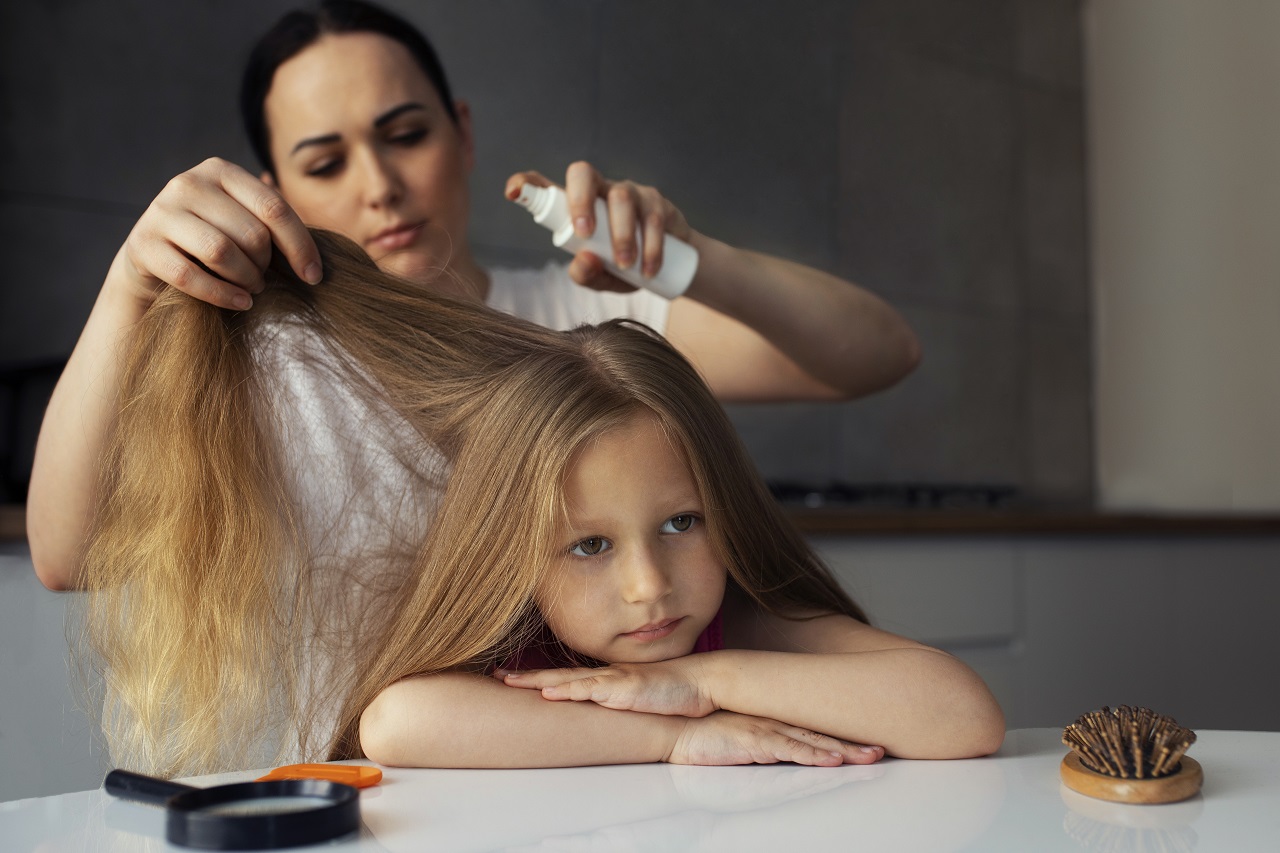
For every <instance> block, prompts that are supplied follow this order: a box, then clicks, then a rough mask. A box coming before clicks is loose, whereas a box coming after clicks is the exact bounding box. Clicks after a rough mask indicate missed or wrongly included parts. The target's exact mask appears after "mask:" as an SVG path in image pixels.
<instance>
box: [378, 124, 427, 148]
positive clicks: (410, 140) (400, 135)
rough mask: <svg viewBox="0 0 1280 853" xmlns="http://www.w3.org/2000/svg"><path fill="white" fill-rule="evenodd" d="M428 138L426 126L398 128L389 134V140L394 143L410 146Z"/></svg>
mask: <svg viewBox="0 0 1280 853" xmlns="http://www.w3.org/2000/svg"><path fill="white" fill-rule="evenodd" d="M426 138H427V129H426V128H425V127H415V128H408V129H405V130H397V131H395V132H394V133H390V134H388V135H387V141H388V142H390V143H391V144H392V145H400V146H403V147H405V148H410V147H412V146H414V145H417V144H418V143H419V142H421V141H422V140H424V139H426Z"/></svg>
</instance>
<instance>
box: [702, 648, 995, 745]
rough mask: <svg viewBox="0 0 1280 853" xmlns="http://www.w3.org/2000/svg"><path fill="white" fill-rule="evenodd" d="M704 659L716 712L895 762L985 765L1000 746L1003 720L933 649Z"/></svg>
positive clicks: (983, 693)
mask: <svg viewBox="0 0 1280 853" xmlns="http://www.w3.org/2000/svg"><path fill="white" fill-rule="evenodd" d="M701 657H702V658H703V661H702V663H701V665H702V666H703V667H704V668H705V674H704V679H705V680H704V681H703V683H704V685H706V689H707V690H708V692H709V693H710V698H711V701H712V703H713V704H714V705H715V707H717V708H721V709H726V710H730V711H736V712H738V713H741V714H751V715H754V716H760V717H769V718H772V719H776V720H781V721H784V722H787V723H791V724H792V725H796V726H802V727H804V728H808V729H813V730H814V731H819V732H822V733H823V734H827V735H831V736H832V737H837V738H841V739H843V740H848V741H854V742H857V743H869V744H877V745H879V746H883V747H884V748H885V750H886V752H887V753H888V754H890V755H896V756H898V757H900V758H968V757H973V756H978V755H986V754H988V753H991V752H994V751H995V750H996V749H997V748H999V746H1000V742H1001V741H1002V739H1003V737H1004V716H1003V714H1002V713H1001V711H1000V706H999V704H998V703H997V702H996V700H995V698H994V697H993V696H992V695H991V692H990V691H989V690H988V689H987V687H986V685H985V684H984V683H983V682H982V679H981V678H979V677H978V675H977V674H976V673H974V672H973V671H972V670H971V669H969V667H968V666H966V665H965V664H964V663H963V662H961V661H960V660H958V659H956V658H954V657H952V656H951V655H948V654H946V653H944V652H940V651H937V650H935V649H929V648H923V647H920V648H905V649H885V650H879V651H867V652H849V653H834V654H796V653H790V652H769V651H743V650H725V651H719V652H710V653H707V654H705V655H703V656H701Z"/></svg>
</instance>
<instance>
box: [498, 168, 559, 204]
mask: <svg viewBox="0 0 1280 853" xmlns="http://www.w3.org/2000/svg"><path fill="white" fill-rule="evenodd" d="M525 184H533V185H534V186H535V187H549V186H551V181H550V180H549V179H548V178H547V177H546V176H545V175H543V174H542V173H541V172H516V173H515V174H514V175H512V176H511V177H509V178H507V186H506V189H504V190H503V195H505V196H506V197H507V199H508V200H510V201H515V200H516V199H517V198H519V197H520V188H521V187H523V186H524V185H525Z"/></svg>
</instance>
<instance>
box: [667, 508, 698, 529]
mask: <svg viewBox="0 0 1280 853" xmlns="http://www.w3.org/2000/svg"><path fill="white" fill-rule="evenodd" d="M697 524H698V517H697V516H696V515H693V514H692V513H687V512H686V513H684V514H682V515H673V516H671V517H670V518H668V519H667V520H666V521H664V522H662V532H663V533H688V532H689V531H690V530H692V529H693V528H694V527H696V526H697Z"/></svg>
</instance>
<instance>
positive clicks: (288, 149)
mask: <svg viewBox="0 0 1280 853" xmlns="http://www.w3.org/2000/svg"><path fill="white" fill-rule="evenodd" d="M456 107H457V110H458V122H457V123H456V124H455V123H454V121H453V120H452V119H451V118H450V117H449V113H448V112H447V111H446V110H445V106H444V102H443V101H442V100H441V98H440V94H439V93H438V92H437V91H436V89H435V87H434V86H433V85H432V84H431V82H430V81H429V80H428V79H427V77H426V75H425V74H424V73H423V72H422V69H421V68H419V66H418V64H417V63H416V62H415V61H414V59H413V56H412V55H411V54H410V53H409V51H408V50H407V49H406V48H405V47H404V46H403V45H401V44H400V43H399V42H397V41H394V40H392V39H389V38H386V37H385V36H380V35H376V34H373V33H344V34H341V35H325V36H322V37H321V38H320V40H319V41H317V42H315V43H314V44H312V45H311V46H310V47H308V48H306V49H305V50H303V51H302V52H301V53H299V54H298V55H296V56H294V57H293V58H292V59H290V60H288V61H287V62H285V63H284V64H282V65H281V66H280V67H279V68H278V69H277V70H276V73H275V78H274V79H273V80H272V83H271V90H270V91H269V92H268V93H267V98H266V103H265V113H266V120H267V127H268V128H269V132H270V137H271V139H270V144H271V155H272V158H273V160H274V162H275V166H276V176H275V177H276V185H277V186H278V187H279V189H280V191H281V193H282V194H283V195H284V197H285V200H286V201H288V202H289V204H290V205H292V207H293V208H294V210H296V211H297V212H298V215H299V216H301V217H302V220H303V221H304V222H306V223H307V224H308V225H312V226H316V227H320V228H327V229H330V230H332V231H337V232H339V233H342V234H345V235H346V236H348V237H350V238H351V239H353V240H355V241H356V242H358V243H360V244H361V245H362V246H363V247H364V248H365V250H366V251H367V252H368V253H369V255H370V256H371V257H372V258H373V259H374V260H375V261H377V262H378V265H379V266H381V267H382V268H383V269H386V270H388V271H389V272H393V273H397V274H399V275H402V276H406V277H409V278H413V279H418V280H426V279H428V278H430V277H432V276H433V275H434V273H436V272H437V271H439V270H440V269H442V268H444V267H446V266H450V265H453V264H455V263H457V262H459V261H460V260H462V261H467V260H469V258H470V253H469V250H468V248H467V215H468V209H469V193H468V187H467V179H468V176H469V175H470V173H471V168H472V165H473V156H472V155H473V151H472V143H471V124H470V114H469V112H468V110H467V108H466V105H465V104H463V103H461V102H458V103H457V104H456ZM268 180H269V179H268Z"/></svg>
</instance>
